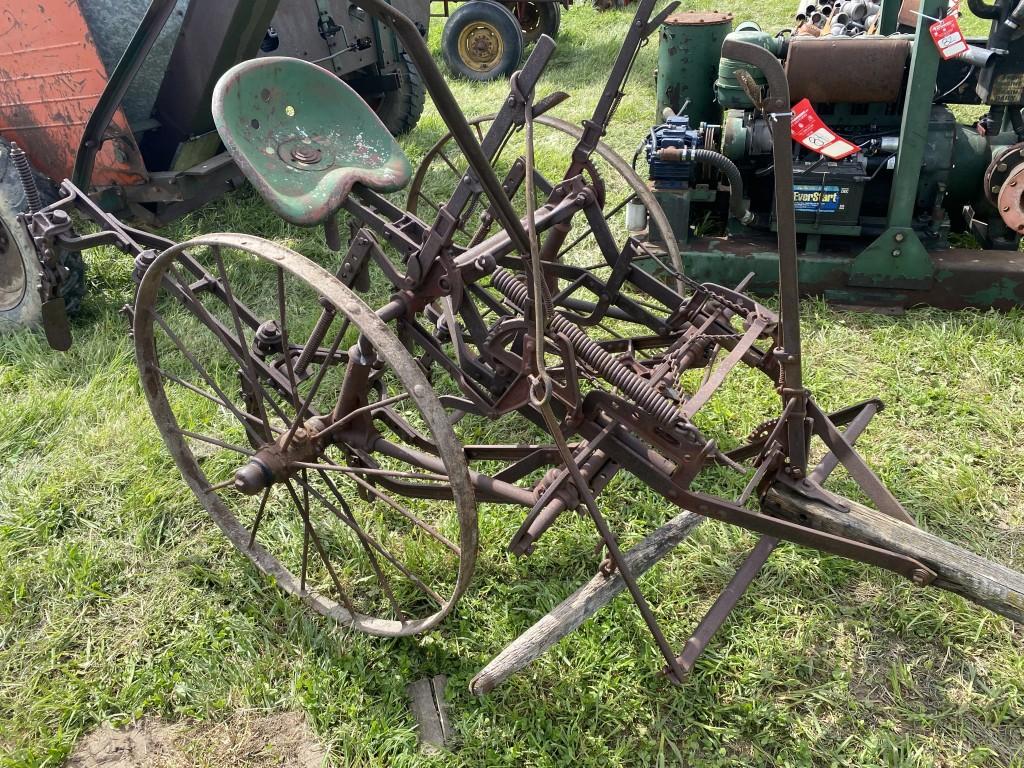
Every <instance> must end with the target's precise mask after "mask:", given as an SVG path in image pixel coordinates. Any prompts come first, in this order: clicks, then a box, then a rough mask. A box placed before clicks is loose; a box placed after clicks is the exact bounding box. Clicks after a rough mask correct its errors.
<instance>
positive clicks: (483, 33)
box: [459, 21, 505, 72]
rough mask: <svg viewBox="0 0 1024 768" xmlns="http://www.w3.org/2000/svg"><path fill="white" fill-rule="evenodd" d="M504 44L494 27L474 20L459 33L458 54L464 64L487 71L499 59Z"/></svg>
mask: <svg viewBox="0 0 1024 768" xmlns="http://www.w3.org/2000/svg"><path fill="white" fill-rule="evenodd" d="M504 52H505V44H504V42H502V39H501V35H500V34H499V33H498V30H497V28H496V27H494V26H493V25H492V24H488V23H487V22H485V21H476V22H473V23H472V24H469V25H467V26H466V28H465V29H463V30H462V31H461V32H460V33H459V54H460V56H461V57H462V60H463V62H465V64H466V66H468V67H470V68H471V69H474V70H476V71H477V72H487V71H489V70H491V69H493V68H494V66H495V65H496V64H497V63H498V62H499V61H500V60H501V56H502V54H503V53H504Z"/></svg>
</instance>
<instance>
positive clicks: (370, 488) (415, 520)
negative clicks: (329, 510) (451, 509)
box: [351, 475, 462, 555]
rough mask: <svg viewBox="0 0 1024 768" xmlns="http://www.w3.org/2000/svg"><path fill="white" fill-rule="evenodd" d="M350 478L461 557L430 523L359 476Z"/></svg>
mask: <svg viewBox="0 0 1024 768" xmlns="http://www.w3.org/2000/svg"><path fill="white" fill-rule="evenodd" d="M351 478H352V479H353V480H355V481H356V484H357V485H359V486H360V487H361V488H363V489H364V490H365V491H367V492H368V493H372V494H373V495H374V496H376V497H377V498H378V499H380V500H381V501H383V502H384V503H385V504H387V505H388V506H389V507H391V508H392V509H393V510H395V512H397V513H398V514H400V515H401V516H402V517H404V518H405V519H406V520H408V521H409V522H410V523H412V524H413V525H415V526H416V527H417V528H420V529H421V530H423V531H424V532H425V533H426V534H427V535H429V536H430V537H431V538H433V539H435V540H437V541H438V542H440V543H441V544H443V545H444V546H445V547H447V548H448V549H450V550H451V551H452V554H455V555H461V554H462V551H461V550H460V549H459V548H458V547H457V546H456V545H455V544H453V543H452V541H451V540H450V539H449V538H448V537H447V536H445V535H444V534H443V533H441V532H440V531H439V530H437V529H436V528H435V527H434V526H432V525H431V524H430V523H428V522H425V521H424V520H420V519H419V518H418V517H416V515H414V514H413V513H412V512H410V511H409V510H408V509H407V508H406V507H405V506H403V505H402V504H399V503H398V502H397V501H395V500H394V499H392V498H391V497H390V496H388V495H387V494H386V493H384V492H383V491H381V490H380V489H378V488H377V486H375V485H373V484H372V483H368V482H366V481H365V480H363V479H362V478H361V477H359V475H351Z"/></svg>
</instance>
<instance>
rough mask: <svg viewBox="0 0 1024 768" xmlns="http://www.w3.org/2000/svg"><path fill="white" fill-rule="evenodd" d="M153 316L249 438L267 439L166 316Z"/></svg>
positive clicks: (254, 439)
mask: <svg viewBox="0 0 1024 768" xmlns="http://www.w3.org/2000/svg"><path fill="white" fill-rule="evenodd" d="M153 317H154V319H155V320H156V323H157V325H159V326H160V328H162V329H163V332H164V333H165V334H167V338H169V339H170V340H171V341H172V342H173V343H174V346H176V347H177V348H178V350H179V351H180V352H181V354H183V355H184V356H185V359H186V360H188V361H189V363H190V364H191V365H192V367H193V368H195V370H196V371H197V372H198V373H199V375H200V376H202V377H203V379H205V380H206V383H207V384H209V385H210V386H211V387H212V388H213V391H214V392H216V393H217V394H218V395H220V397H221V398H222V399H223V401H224V403H225V404H227V406H228V408H230V409H231V412H232V413H233V414H235V417H236V418H237V419H238V420H239V421H240V422H241V424H242V427H243V428H244V429H245V431H246V434H247V435H248V436H249V439H250V440H252V441H253V442H256V443H259V442H263V440H265V439H266V438H265V436H263V435H260V434H259V433H257V432H256V431H255V430H253V428H252V427H251V426H249V422H248V420H247V419H246V418H245V416H243V415H242V412H241V411H239V410H238V408H236V407H235V406H234V405H233V404H231V399H230V398H229V397H228V396H227V395H226V394H225V393H224V390H222V389H221V388H220V387H219V386H218V385H217V382H216V381H214V379H213V377H212V376H211V375H210V374H209V372H208V371H207V370H206V368H205V367H204V366H203V364H202V363H200V362H199V360H198V359H197V358H196V356H195V355H193V354H192V353H191V352H189V351H188V349H187V348H186V347H185V344H184V342H182V340H181V339H180V338H178V334H176V333H175V332H174V331H172V330H171V326H170V325H168V323H167V321H166V320H164V318H163V317H162V316H161V315H160V314H159V313H158V312H154V313H153ZM260 426H265V425H264V424H263V422H262V420H261V421H260Z"/></svg>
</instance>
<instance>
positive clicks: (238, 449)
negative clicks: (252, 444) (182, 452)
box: [177, 427, 256, 456]
mask: <svg viewBox="0 0 1024 768" xmlns="http://www.w3.org/2000/svg"><path fill="white" fill-rule="evenodd" d="M177 431H178V432H180V433H181V434H182V435H184V436H185V437H191V438H192V439H193V440H198V441H199V442H201V443H209V444H210V445H216V446H217V447H218V448H224V449H225V450H228V451H234V452H235V453H240V454H242V455H243V456H255V455H256V452H255V451H253V450H251V449H249V448H243V447H242V446H240V445H235V444H233V443H228V442H225V441H224V440H218V439H217V438H216V437H210V436H209V435H201V434H199V433H198V432H191V431H189V430H187V429H182V428H181V427H177Z"/></svg>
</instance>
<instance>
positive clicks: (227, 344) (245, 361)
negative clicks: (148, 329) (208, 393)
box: [170, 265, 289, 440]
mask: <svg viewBox="0 0 1024 768" xmlns="http://www.w3.org/2000/svg"><path fill="white" fill-rule="evenodd" d="M170 271H171V272H172V273H173V274H174V277H175V279H176V280H177V281H178V284H179V288H180V289H181V291H182V292H184V293H185V295H186V296H187V297H188V298H189V301H190V302H191V305H190V308H191V309H192V310H193V311H194V312H195V313H196V315H197V316H198V317H199V319H200V320H201V321H202V322H203V324H204V325H206V327H207V328H209V329H210V331H211V332H212V333H213V335H214V336H216V337H217V339H218V341H220V343H221V344H223V345H224V348H225V349H226V350H228V352H230V353H231V355H232V357H233V358H234V359H235V361H236V362H237V363H238V364H239V365H241V366H243V367H245V368H248V369H249V371H248V373H246V371H245V370H243V371H241V375H242V378H244V379H245V380H246V381H248V382H249V384H250V386H251V387H252V388H253V390H254V391H253V393H252V394H253V397H254V398H255V399H256V402H257V405H258V406H259V409H260V413H259V416H260V419H261V420H262V421H263V426H264V427H265V428H266V429H268V430H269V429H270V419H269V418H268V417H267V411H266V407H265V406H264V400H265V401H266V402H268V403H270V405H271V407H272V408H273V409H274V413H275V415H276V416H277V417H278V418H280V419H281V420H282V421H284V422H285V424H286V425H287V424H289V421H288V417H287V416H286V415H285V413H284V411H283V410H282V409H281V407H280V406H279V405H278V404H277V401H276V400H274V398H272V397H271V396H270V393H269V392H267V390H266V389H265V388H264V386H263V384H262V383H261V382H260V380H259V378H256V377H254V376H253V373H252V372H253V370H254V368H255V363H254V361H253V359H252V357H251V356H250V355H249V351H248V348H245V347H244V346H243V348H242V349H241V350H236V349H235V347H236V343H235V341H234V340H233V339H231V337H230V335H229V332H228V330H227V329H226V328H225V327H224V325H223V323H221V322H220V321H219V320H217V319H216V318H215V317H213V316H212V315H211V314H210V312H209V310H208V309H207V308H206V307H205V306H203V304H202V303H201V302H200V301H199V299H198V298H197V297H196V295H195V294H194V293H193V292H192V289H191V288H190V287H189V286H188V284H187V283H185V282H184V281H183V280H182V279H181V277H180V275H179V274H178V270H177V268H176V266H174V265H172V266H171V268H170ZM257 390H258V391H257ZM261 393H262V398H261V397H260V394H261ZM269 434H270V432H268V433H267V435H269ZM267 435H265V436H263V437H262V438H261V439H263V440H268V439H269V437H268V436H267Z"/></svg>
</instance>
